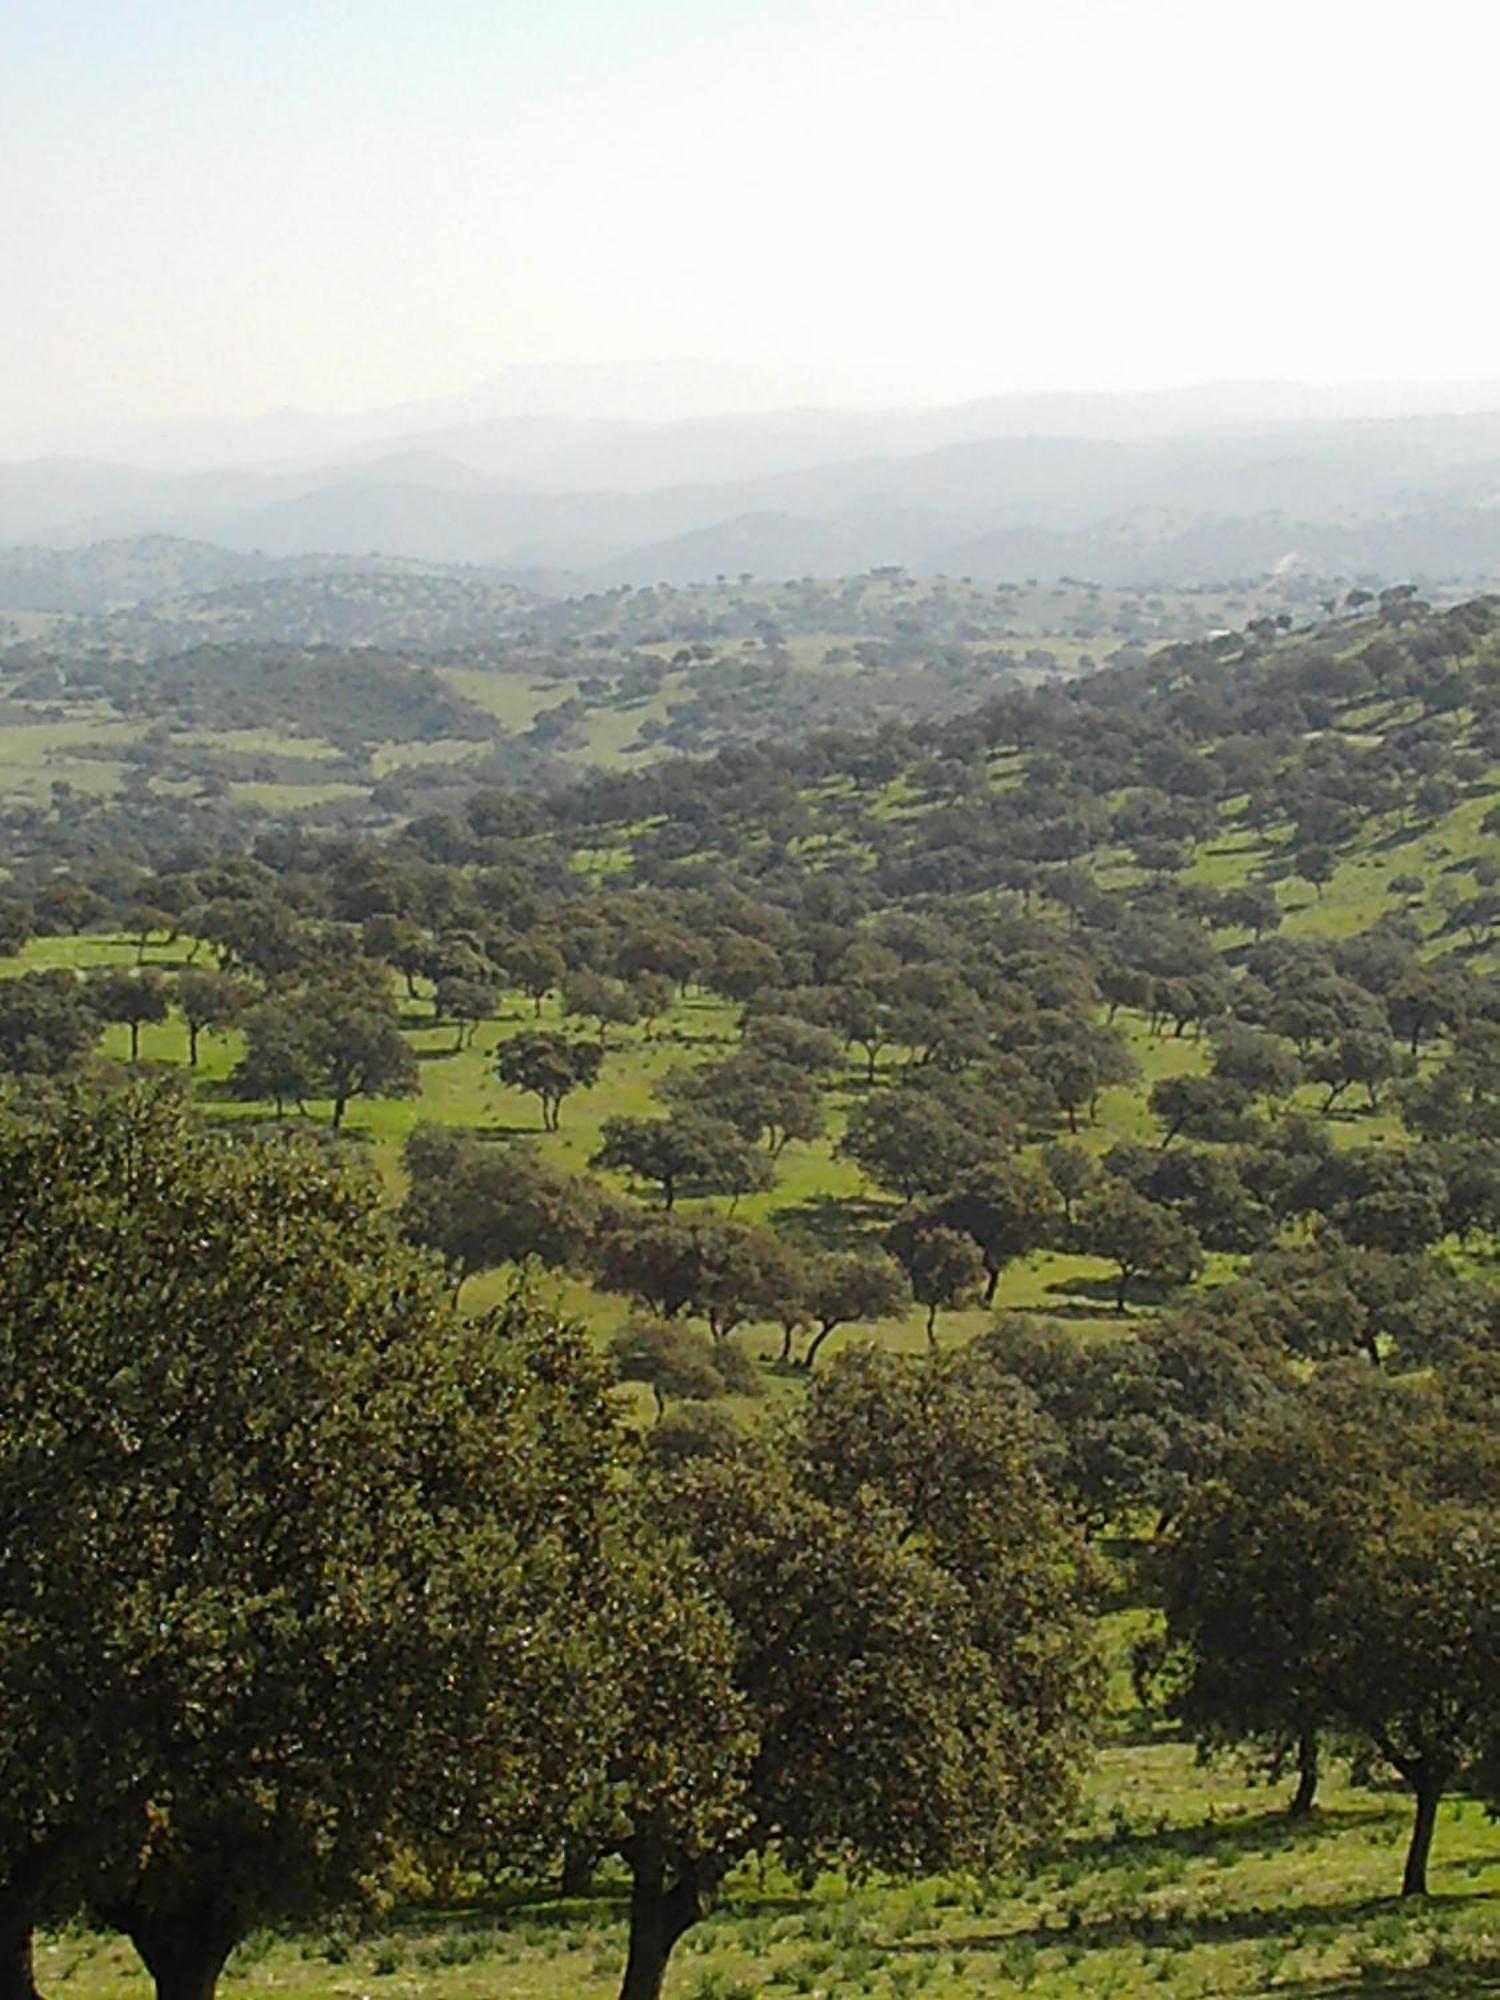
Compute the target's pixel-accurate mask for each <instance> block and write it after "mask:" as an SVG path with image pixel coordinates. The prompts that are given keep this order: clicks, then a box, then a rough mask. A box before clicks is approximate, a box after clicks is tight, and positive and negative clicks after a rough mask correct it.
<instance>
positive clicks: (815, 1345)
mask: <svg viewBox="0 0 1500 2000" xmlns="http://www.w3.org/2000/svg"><path fill="white" fill-rule="evenodd" d="M839 1324H840V1322H839V1321H838V1320H834V1321H833V1322H832V1323H831V1324H830V1325H828V1326H820V1327H819V1328H818V1330H817V1332H816V1333H815V1334H814V1335H813V1337H812V1339H811V1340H810V1341H809V1342H808V1343H807V1352H806V1354H804V1355H803V1357H802V1366H803V1367H804V1368H805V1369H806V1371H807V1372H808V1374H809V1375H810V1374H811V1373H812V1370H813V1364H814V1362H816V1360H817V1358H818V1356H819V1355H820V1354H821V1353H822V1351H823V1343H824V1341H825V1340H826V1339H827V1338H828V1336H829V1334H830V1333H832V1332H833V1329H834V1327H835V1326H837V1325H839Z"/></svg>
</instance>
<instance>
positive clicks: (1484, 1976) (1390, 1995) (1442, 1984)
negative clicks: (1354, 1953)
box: [1276, 1951, 1500, 2000]
mask: <svg viewBox="0 0 1500 2000" xmlns="http://www.w3.org/2000/svg"><path fill="white" fill-rule="evenodd" d="M1276 1990H1277V1991H1278V1992H1279V1993H1291V1994H1301V1995H1303V1996H1304V2000H1370V1996H1371V1995H1372V1994H1373V1995H1374V1996H1375V2000H1450V1996H1451V2000H1460V1996H1463V2000H1471V1996H1473V1995H1476V1994H1485V1993H1500V1953H1497V1952H1495V1951H1486V1952H1485V1953H1484V1955H1483V1956H1482V1957H1476V1958H1471V1959H1467V1960H1465V1961H1464V1962H1463V1963H1461V1964H1452V1965H1444V1964H1443V1963H1442V1962H1441V1961H1440V1962H1439V1963H1438V1964H1436V1965H1413V1966H1394V1965H1393V1966H1383V1965H1378V1964H1377V1965H1372V1964H1366V1965H1363V1966H1361V1967H1360V1968H1359V1970H1358V1971H1357V1972H1349V1973H1338V1974H1336V1975H1335V1976H1334V1977H1333V1978H1331V1979H1322V1978H1309V1979H1297V1980H1285V1981H1282V1982H1279V1983H1278V1985H1277V1989H1276Z"/></svg>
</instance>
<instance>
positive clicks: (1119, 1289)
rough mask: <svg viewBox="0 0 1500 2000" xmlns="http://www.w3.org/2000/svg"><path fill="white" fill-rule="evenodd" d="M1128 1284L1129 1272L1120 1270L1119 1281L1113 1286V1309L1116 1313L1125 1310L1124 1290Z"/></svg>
mask: <svg viewBox="0 0 1500 2000" xmlns="http://www.w3.org/2000/svg"><path fill="white" fill-rule="evenodd" d="M1129 1284H1130V1273H1129V1272H1128V1271H1122V1272H1121V1273H1120V1282H1119V1283H1118V1284H1117V1285H1116V1286H1115V1311H1116V1312H1117V1313H1122V1312H1124V1310H1125V1292H1126V1288H1127V1287H1128V1285H1129Z"/></svg>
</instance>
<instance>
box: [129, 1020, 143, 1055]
mask: <svg viewBox="0 0 1500 2000" xmlns="http://www.w3.org/2000/svg"><path fill="white" fill-rule="evenodd" d="M140 1059H141V1024H140V1022H139V1021H132V1022H131V1024H130V1060H131V1061H132V1062H133V1063H136V1062H139V1061H140Z"/></svg>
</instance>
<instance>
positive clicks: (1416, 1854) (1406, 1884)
mask: <svg viewBox="0 0 1500 2000" xmlns="http://www.w3.org/2000/svg"><path fill="white" fill-rule="evenodd" d="M1414 1789H1415V1791H1416V1794H1417V1816H1416V1819H1415V1820H1414V1821H1413V1822H1412V1829H1411V1845H1410V1847H1408V1848H1407V1850H1406V1868H1405V1871H1404V1873H1403V1874H1402V1877H1401V1893H1402V1895H1403V1896H1425V1895H1426V1894H1427V1857H1428V1855H1429V1854H1431V1852H1432V1835H1433V1830H1434V1828H1435V1827H1436V1826H1437V1809H1438V1801H1439V1800H1440V1799H1441V1798H1442V1796H1443V1787H1442V1783H1441V1781H1440V1780H1437V1779H1434V1778H1431V1777H1428V1776H1425V1775H1424V1776H1423V1777H1421V1778H1419V1779H1418V1780H1417V1782H1416V1785H1415V1787H1414Z"/></svg>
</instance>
